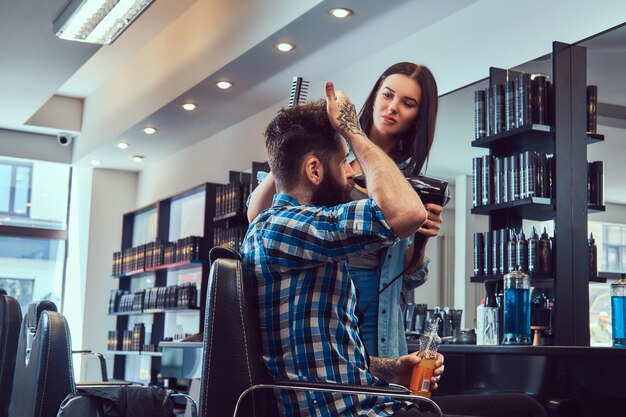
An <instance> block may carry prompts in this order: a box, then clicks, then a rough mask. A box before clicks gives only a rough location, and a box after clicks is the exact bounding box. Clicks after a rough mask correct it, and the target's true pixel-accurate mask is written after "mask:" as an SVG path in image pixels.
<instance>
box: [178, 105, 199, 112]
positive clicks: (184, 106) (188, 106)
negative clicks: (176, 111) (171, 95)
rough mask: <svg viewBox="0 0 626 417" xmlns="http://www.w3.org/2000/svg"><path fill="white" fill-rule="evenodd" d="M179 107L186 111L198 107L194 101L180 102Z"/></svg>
mask: <svg viewBox="0 0 626 417" xmlns="http://www.w3.org/2000/svg"><path fill="white" fill-rule="evenodd" d="M181 107H182V108H183V109H185V110H187V111H194V110H195V109H197V108H198V106H197V105H196V104H194V103H183V104H181Z"/></svg>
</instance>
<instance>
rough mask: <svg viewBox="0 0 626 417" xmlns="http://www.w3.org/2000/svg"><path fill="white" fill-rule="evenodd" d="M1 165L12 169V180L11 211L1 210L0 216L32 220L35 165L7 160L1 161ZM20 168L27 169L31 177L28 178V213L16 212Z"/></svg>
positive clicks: (10, 187) (10, 190)
mask: <svg viewBox="0 0 626 417" xmlns="http://www.w3.org/2000/svg"><path fill="white" fill-rule="evenodd" d="M0 165H6V166H9V167H11V180H10V184H9V211H2V210H0V215H2V216H16V217H24V218H30V204H29V203H30V201H31V196H32V192H33V166H34V164H33V163H26V162H14V161H9V160H6V159H0ZM18 168H27V169H29V171H30V175H29V176H28V196H27V201H28V203H27V204H26V212H24V213H17V212H16V211H15V190H16V180H17V170H18Z"/></svg>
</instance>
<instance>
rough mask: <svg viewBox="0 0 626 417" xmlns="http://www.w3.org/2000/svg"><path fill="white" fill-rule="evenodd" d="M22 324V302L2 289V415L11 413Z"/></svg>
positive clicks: (0, 342)
mask: <svg viewBox="0 0 626 417" xmlns="http://www.w3.org/2000/svg"><path fill="white" fill-rule="evenodd" d="M20 324H22V310H21V309H20V304H19V303H18V302H17V300H16V299H15V298H14V297H11V296H10V295H7V293H6V292H5V291H4V290H2V289H0V417H7V416H8V415H9V402H10V401H11V391H12V388H13V371H14V369H15V355H16V354H17V340H18V338H19V334H20Z"/></svg>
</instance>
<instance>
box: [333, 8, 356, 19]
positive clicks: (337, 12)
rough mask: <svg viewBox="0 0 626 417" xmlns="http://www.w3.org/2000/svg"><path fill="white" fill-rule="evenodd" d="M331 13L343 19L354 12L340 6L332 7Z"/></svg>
mask: <svg viewBox="0 0 626 417" xmlns="http://www.w3.org/2000/svg"><path fill="white" fill-rule="evenodd" d="M330 14H332V15H333V16H335V17H336V18H337V19H343V18H344V17H348V16H350V15H351V14H352V10H350V9H344V8H342V7H338V8H336V9H332V10H331V11H330Z"/></svg>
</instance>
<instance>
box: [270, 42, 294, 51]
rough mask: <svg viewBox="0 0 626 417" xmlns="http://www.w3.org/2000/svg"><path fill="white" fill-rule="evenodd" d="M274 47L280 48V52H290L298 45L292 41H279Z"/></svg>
mask: <svg viewBox="0 0 626 417" xmlns="http://www.w3.org/2000/svg"><path fill="white" fill-rule="evenodd" d="M274 47H275V48H276V49H278V50H279V51H280V52H289V51H291V50H292V49H293V48H295V47H296V46H295V45H294V44H292V43H287V42H280V43H277V44H276V45H274Z"/></svg>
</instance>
